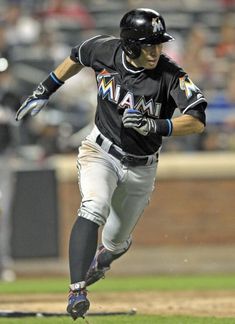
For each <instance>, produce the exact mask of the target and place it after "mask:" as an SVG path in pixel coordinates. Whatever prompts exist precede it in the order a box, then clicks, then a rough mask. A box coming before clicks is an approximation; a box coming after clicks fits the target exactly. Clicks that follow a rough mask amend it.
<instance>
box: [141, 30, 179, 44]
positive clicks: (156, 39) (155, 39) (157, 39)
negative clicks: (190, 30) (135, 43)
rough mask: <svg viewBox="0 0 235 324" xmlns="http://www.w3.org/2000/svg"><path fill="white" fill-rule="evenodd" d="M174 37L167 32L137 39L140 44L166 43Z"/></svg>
mask: <svg viewBox="0 0 235 324" xmlns="http://www.w3.org/2000/svg"><path fill="white" fill-rule="evenodd" d="M173 40H174V37H173V36H171V35H170V34H168V33H166V32H165V33H164V34H162V35H159V34H158V35H156V36H151V37H145V38H144V37H143V39H141V38H140V39H139V41H140V43H141V44H161V43H166V42H170V41H173Z"/></svg>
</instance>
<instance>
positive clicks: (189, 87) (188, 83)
mask: <svg viewBox="0 0 235 324" xmlns="http://www.w3.org/2000/svg"><path fill="white" fill-rule="evenodd" d="M179 82H180V89H181V90H183V91H185V95H186V97H187V99H189V98H191V97H192V94H193V92H195V93H197V92H200V89H199V88H198V87H197V86H196V85H195V84H194V83H193V82H192V80H190V79H189V77H188V75H184V76H183V77H181V78H179Z"/></svg>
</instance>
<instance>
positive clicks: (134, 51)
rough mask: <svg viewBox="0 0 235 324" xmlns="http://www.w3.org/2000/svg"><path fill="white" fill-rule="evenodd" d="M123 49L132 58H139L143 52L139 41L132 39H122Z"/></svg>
mask: <svg viewBox="0 0 235 324" xmlns="http://www.w3.org/2000/svg"><path fill="white" fill-rule="evenodd" d="M121 45H122V49H123V51H124V52H125V54H126V55H127V56H129V57H130V58H131V59H137V58H138V57H139V56H140V54H141V46H140V43H139V42H138V41H135V40H132V39H121Z"/></svg>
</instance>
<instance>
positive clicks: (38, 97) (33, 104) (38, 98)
mask: <svg viewBox="0 0 235 324" xmlns="http://www.w3.org/2000/svg"><path fill="white" fill-rule="evenodd" d="M49 96H50V94H49V93H48V91H47V89H46V88H45V87H44V86H43V85H42V84H41V83H40V84H39V85H38V87H37V89H36V90H35V91H34V92H33V94H32V95H31V96H29V97H28V98H27V99H26V100H25V101H24V102H23V104H22V105H21V107H20V108H19V110H18V111H17V113H16V120H20V119H22V118H23V117H24V116H25V115H27V114H30V115H31V116H35V115H36V114H38V113H39V112H40V111H41V109H42V108H44V107H45V106H46V105H47V102H48V99H49Z"/></svg>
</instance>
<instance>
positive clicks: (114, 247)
mask: <svg viewBox="0 0 235 324" xmlns="http://www.w3.org/2000/svg"><path fill="white" fill-rule="evenodd" d="M102 242H103V245H104V246H105V248H106V249H107V250H109V251H110V252H113V253H114V254H119V253H121V254H122V253H124V252H125V251H127V250H128V249H129V247H130V246H131V242H132V239H131V237H129V238H128V239H127V240H124V241H117V240H115V239H112V240H111V239H108V238H107V237H105V236H104V235H103V236H102Z"/></svg>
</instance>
